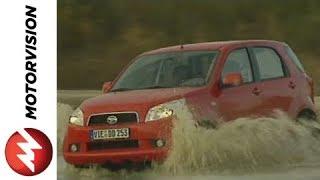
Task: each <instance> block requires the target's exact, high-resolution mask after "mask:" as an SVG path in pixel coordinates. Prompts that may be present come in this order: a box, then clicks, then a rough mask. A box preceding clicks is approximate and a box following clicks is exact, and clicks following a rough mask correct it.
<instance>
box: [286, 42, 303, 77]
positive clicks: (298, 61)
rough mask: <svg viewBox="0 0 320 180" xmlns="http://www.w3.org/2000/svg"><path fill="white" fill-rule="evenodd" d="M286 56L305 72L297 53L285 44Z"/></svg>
mask: <svg viewBox="0 0 320 180" xmlns="http://www.w3.org/2000/svg"><path fill="white" fill-rule="evenodd" d="M285 49H286V51H287V54H288V56H289V57H290V59H291V60H292V61H293V62H294V64H295V65H296V66H297V67H298V69H299V70H300V71H302V72H305V70H304V67H303V65H302V64H301V62H300V60H299V58H298V57H297V55H296V54H295V53H294V52H293V50H292V49H291V48H290V47H289V46H285Z"/></svg>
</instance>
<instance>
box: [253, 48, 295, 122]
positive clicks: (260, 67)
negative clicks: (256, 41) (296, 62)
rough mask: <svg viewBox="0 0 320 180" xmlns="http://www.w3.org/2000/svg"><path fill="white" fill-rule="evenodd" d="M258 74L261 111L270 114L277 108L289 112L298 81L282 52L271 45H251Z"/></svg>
mask: <svg viewBox="0 0 320 180" xmlns="http://www.w3.org/2000/svg"><path fill="white" fill-rule="evenodd" d="M250 53H252V56H253V59H254V64H255V67H256V68H255V70H256V74H258V80H259V81H260V83H259V88H260V91H261V92H260V96H261V97H262V104H261V111H262V114H263V115H266V116H269V115H271V114H272V113H273V112H274V111H275V110H276V109H278V110H281V111H285V112H287V111H288V110H289V108H290V105H291V103H292V102H293V100H294V98H295V96H296V94H297V90H296V89H297V88H296V82H294V80H293V79H291V77H290V74H289V70H288V68H287V66H286V64H285V63H284V61H283V59H282V57H281V56H280V54H279V53H278V52H277V51H276V50H275V49H273V48H271V47H251V48H250Z"/></svg>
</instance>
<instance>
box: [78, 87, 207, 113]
mask: <svg viewBox="0 0 320 180" xmlns="http://www.w3.org/2000/svg"><path fill="white" fill-rule="evenodd" d="M200 89H201V88H199V87H197V88H191V87H185V88H166V89H145V90H133V91H122V92H110V93H107V94H103V95H100V96H97V97H94V98H90V99H88V100H86V101H84V102H83V103H82V104H81V107H80V108H81V109H82V111H83V112H84V115H85V117H88V116H90V115H92V114H98V113H106V112H122V111H136V112H138V113H139V114H140V115H143V114H145V113H146V112H147V111H148V110H149V108H151V107H153V106H155V105H157V104H160V103H164V102H167V101H170V100H175V99H179V98H182V97H185V95H187V94H188V93H191V92H194V91H197V90H200Z"/></svg>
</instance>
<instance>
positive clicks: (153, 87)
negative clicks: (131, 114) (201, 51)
mask: <svg viewBox="0 0 320 180" xmlns="http://www.w3.org/2000/svg"><path fill="white" fill-rule="evenodd" d="M161 88H170V87H168V86H159V85H157V86H149V87H144V88H141V89H161Z"/></svg>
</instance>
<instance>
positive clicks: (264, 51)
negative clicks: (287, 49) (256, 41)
mask: <svg viewBox="0 0 320 180" xmlns="http://www.w3.org/2000/svg"><path fill="white" fill-rule="evenodd" d="M252 49H253V53H254V55H255V57H256V60H257V66H258V68H259V73H260V79H261V80H266V79H274V78H280V77H284V76H285V72H284V69H283V65H282V62H281V59H280V57H279V55H278V54H277V53H276V52H275V51H274V50H273V49H271V48H265V47H256V48H252Z"/></svg>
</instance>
